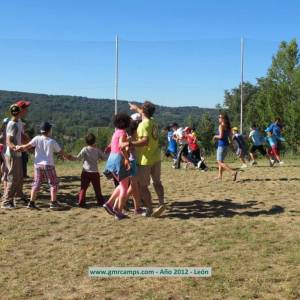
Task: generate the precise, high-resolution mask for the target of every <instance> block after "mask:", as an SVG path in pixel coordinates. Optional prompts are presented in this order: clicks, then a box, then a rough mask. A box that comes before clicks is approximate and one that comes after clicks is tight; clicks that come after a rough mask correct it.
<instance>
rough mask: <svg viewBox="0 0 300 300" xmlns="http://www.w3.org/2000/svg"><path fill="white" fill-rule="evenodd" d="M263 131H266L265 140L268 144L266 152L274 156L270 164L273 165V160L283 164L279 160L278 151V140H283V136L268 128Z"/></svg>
mask: <svg viewBox="0 0 300 300" xmlns="http://www.w3.org/2000/svg"><path fill="white" fill-rule="evenodd" d="M265 131H266V132H267V137H266V142H267V145H268V146H269V147H268V148H267V152H268V154H269V156H270V157H272V158H274V160H273V161H272V166H273V165H274V163H275V162H278V163H279V165H283V161H281V159H280V155H279V152H278V140H280V141H284V138H283V137H278V136H276V135H275V134H273V132H272V131H271V130H270V128H267V129H266V130H265Z"/></svg>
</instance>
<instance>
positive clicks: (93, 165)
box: [76, 133, 106, 208]
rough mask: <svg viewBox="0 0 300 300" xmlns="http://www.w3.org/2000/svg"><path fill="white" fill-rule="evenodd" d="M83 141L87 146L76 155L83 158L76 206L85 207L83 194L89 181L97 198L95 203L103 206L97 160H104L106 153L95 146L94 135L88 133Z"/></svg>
mask: <svg viewBox="0 0 300 300" xmlns="http://www.w3.org/2000/svg"><path fill="white" fill-rule="evenodd" d="M85 142H86V144H87V146H85V147H83V148H82V149H81V151H80V152H79V154H78V155H77V157H76V158H77V159H80V160H83V166H82V172H81V186H80V192H79V195H78V206H79V207H83V208H84V207H86V203H85V195H86V191H87V189H88V187H89V185H90V183H91V182H92V185H93V188H94V191H95V195H96V198H97V204H98V205H99V206H103V204H104V198H103V195H102V192H101V186H100V174H99V170H98V161H99V160H100V159H102V160H106V155H105V154H104V153H103V152H102V151H101V150H100V149H99V148H98V147H97V146H96V137H95V135H94V134H92V133H89V134H88V135H87V136H86V137H85Z"/></svg>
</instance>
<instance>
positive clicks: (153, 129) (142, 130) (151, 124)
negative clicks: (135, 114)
mask: <svg viewBox="0 0 300 300" xmlns="http://www.w3.org/2000/svg"><path fill="white" fill-rule="evenodd" d="M137 136H138V140H140V139H142V138H143V137H148V139H149V143H148V145H147V146H143V147H136V154H137V163H138V165H141V166H151V165H153V164H155V163H156V162H158V161H160V148H159V145H158V127H157V124H156V123H155V121H154V120H153V119H146V120H143V121H142V122H141V123H140V124H139V126H138V129H137Z"/></svg>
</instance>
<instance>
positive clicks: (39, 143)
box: [30, 135, 61, 166]
mask: <svg viewBox="0 0 300 300" xmlns="http://www.w3.org/2000/svg"><path fill="white" fill-rule="evenodd" d="M30 145H31V146H32V147H35V159H34V163H35V164H36V165H47V166H54V159H53V153H57V152H60V151H61V147H60V146H59V145H58V143H57V142H56V141H55V140H53V139H51V138H49V137H46V136H44V135H38V136H36V137H34V138H33V139H32V140H31V141H30Z"/></svg>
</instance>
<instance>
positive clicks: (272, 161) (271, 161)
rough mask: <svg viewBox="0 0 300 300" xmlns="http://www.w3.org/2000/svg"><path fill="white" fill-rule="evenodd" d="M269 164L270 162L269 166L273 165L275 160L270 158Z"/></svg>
mask: <svg viewBox="0 0 300 300" xmlns="http://www.w3.org/2000/svg"><path fill="white" fill-rule="evenodd" d="M269 164H270V167H273V166H274V164H275V160H273V159H271V160H270V162H269Z"/></svg>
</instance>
